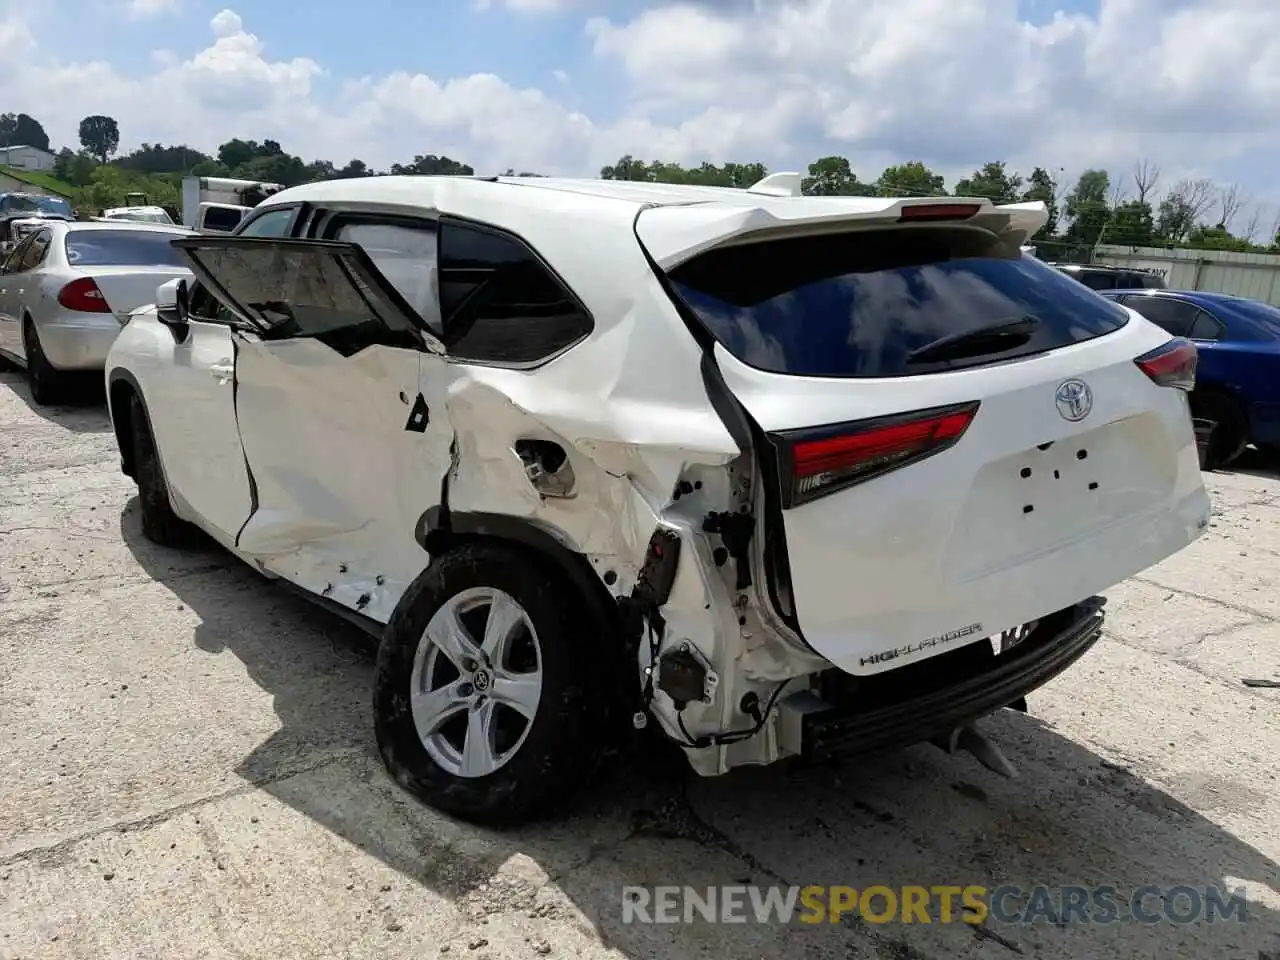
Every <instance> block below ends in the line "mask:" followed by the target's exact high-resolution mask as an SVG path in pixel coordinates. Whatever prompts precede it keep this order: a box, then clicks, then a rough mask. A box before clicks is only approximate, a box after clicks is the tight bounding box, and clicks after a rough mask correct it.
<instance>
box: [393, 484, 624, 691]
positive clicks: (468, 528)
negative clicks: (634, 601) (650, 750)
mask: <svg viewBox="0 0 1280 960" xmlns="http://www.w3.org/2000/svg"><path fill="white" fill-rule="evenodd" d="M414 538H415V539H416V540H417V542H418V544H419V545H420V546H421V547H422V548H423V549H424V550H426V551H427V553H428V554H429V555H430V556H431V557H432V558H434V557H437V556H440V555H441V554H444V553H448V552H449V551H451V550H453V549H455V548H456V547H458V546H459V545H461V544H463V543H467V542H474V541H475V540H488V541H491V542H496V543H501V544H504V545H507V546H511V547H515V548H516V549H518V550H521V551H523V552H525V553H527V554H529V555H530V557H531V558H538V559H542V560H545V561H547V562H549V563H551V564H552V565H554V567H555V569H556V570H557V571H558V572H559V573H560V574H561V575H562V576H563V578H564V580H565V582H566V583H567V584H569V585H570V586H572V587H573V588H574V590H575V592H576V593H577V595H578V596H579V597H581V598H582V602H583V607H584V611H585V613H586V615H587V617H588V618H589V622H590V623H591V624H592V625H593V626H594V628H595V630H597V631H598V633H599V636H600V637H601V638H602V640H604V641H605V642H603V643H601V644H599V645H598V648H597V649H596V650H595V651H593V652H594V653H595V654H597V655H598V656H599V657H600V658H601V666H602V667H603V668H604V669H605V671H606V675H607V676H609V677H610V678H611V680H612V682H611V683H609V684H608V686H609V687H610V688H611V689H610V693H611V694H614V695H613V696H610V697H609V698H608V701H607V702H608V705H609V706H610V707H615V708H616V707H617V706H618V705H619V704H629V703H630V701H631V699H633V698H634V696H635V694H636V693H637V691H638V686H637V685H635V684H628V678H629V677H630V676H632V673H631V670H630V667H631V666H632V665H633V662H634V661H633V658H632V656H631V655H632V653H633V647H632V645H631V643H630V642H629V641H631V640H632V638H631V637H630V635H629V634H630V631H628V629H627V623H626V619H625V617H624V616H623V613H622V611H621V610H620V608H619V606H618V602H617V600H616V599H615V598H614V597H613V595H612V594H610V592H609V590H608V588H607V587H606V586H605V583H604V581H603V580H602V579H601V577H600V575H599V574H598V573H596V570H595V568H594V567H593V566H592V564H591V561H590V560H588V559H587V558H586V556H585V555H583V554H581V553H578V552H577V551H575V550H573V549H572V548H571V547H569V546H567V545H566V544H564V543H562V542H561V541H560V540H559V539H557V538H556V537H555V535H554V534H552V533H550V532H549V531H547V530H546V529H545V528H544V527H541V526H539V525H538V524H536V523H534V522H532V521H530V520H527V519H525V518H523V517H512V516H507V515H505V514H498V513H482V512H470V511H461V512H458V511H452V510H449V509H448V508H447V507H439V506H436V507H431V508H429V509H428V510H427V511H426V512H425V513H423V515H422V516H421V517H420V518H419V519H418V523H417V527H416V529H415V531H414ZM635 639H636V640H638V634H637V637H636V638H635ZM610 641H616V642H610Z"/></svg>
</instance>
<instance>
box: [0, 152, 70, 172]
mask: <svg viewBox="0 0 1280 960" xmlns="http://www.w3.org/2000/svg"><path fill="white" fill-rule="evenodd" d="M56 160H57V157H55V156H54V155H53V154H52V153H50V152H49V151H48V150H41V149H39V148H38V147H26V146H13V147H0V166H5V167H17V168H18V169H19V170H41V171H49V170H52V169H53V165H54V162H55V161H56Z"/></svg>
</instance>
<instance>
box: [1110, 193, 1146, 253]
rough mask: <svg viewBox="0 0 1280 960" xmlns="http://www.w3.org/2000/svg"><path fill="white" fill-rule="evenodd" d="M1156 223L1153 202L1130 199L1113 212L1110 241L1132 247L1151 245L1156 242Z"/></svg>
mask: <svg viewBox="0 0 1280 960" xmlns="http://www.w3.org/2000/svg"><path fill="white" fill-rule="evenodd" d="M1155 236H1156V223H1155V217H1154V215H1153V214H1152V212H1151V204H1149V203H1145V202H1143V201H1141V200H1129V201H1127V202H1125V203H1122V204H1120V206H1118V207H1116V208H1115V210H1113V211H1112V213H1111V223H1110V226H1108V227H1107V233H1106V241H1107V242H1108V243H1121V244H1127V245H1129V246H1131V247H1149V246H1151V244H1152V243H1154V242H1155Z"/></svg>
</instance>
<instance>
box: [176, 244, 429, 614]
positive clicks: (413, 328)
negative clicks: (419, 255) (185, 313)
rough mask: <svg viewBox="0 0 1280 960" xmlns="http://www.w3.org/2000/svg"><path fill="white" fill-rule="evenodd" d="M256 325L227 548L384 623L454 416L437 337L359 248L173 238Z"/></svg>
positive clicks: (247, 358)
mask: <svg viewBox="0 0 1280 960" xmlns="http://www.w3.org/2000/svg"><path fill="white" fill-rule="evenodd" d="M177 245H178V246H179V247H180V248H182V249H183V250H184V251H185V252H186V253H187V255H188V258H189V259H190V260H191V261H192V265H193V270H195V272H196V274H197V276H199V277H200V279H201V280H202V282H205V283H206V284H207V285H208V287H209V289H210V290H212V291H213V292H214V293H215V295H217V296H218V297H219V298H220V299H222V300H223V301H224V302H225V303H226V304H227V305H228V307H229V308H230V309H232V310H233V311H235V312H236V313H238V314H240V315H241V316H243V317H244V318H245V319H246V320H247V321H248V322H250V323H252V324H253V325H254V329H255V331H256V334H255V335H247V336H244V337H243V338H242V341H241V342H240V344H239V349H238V350H237V355H236V370H235V381H236V413H237V418H238V422H239V428H240V436H241V441H242V443H243V445H244V450H245V457H246V460H247V461H248V464H249V469H250V473H251V476H252V479H253V486H254V494H255V495H254V508H253V512H252V514H251V515H250V517H249V519H248V521H247V522H246V523H245V525H244V527H243V528H242V529H241V530H240V533H239V536H238V538H237V543H236V546H237V549H238V550H239V551H240V552H241V553H242V554H244V555H246V556H247V557H249V558H251V559H253V560H254V561H256V562H257V563H258V564H259V565H260V567H261V568H263V569H264V570H266V571H268V572H270V573H272V574H275V575H278V576H281V577H284V578H285V579H287V580H289V581H291V582H293V583H295V584H297V585H298V586H300V587H302V588H304V589H306V590H308V591H309V592H311V593H314V594H316V595H318V596H321V597H324V598H326V599H328V600H330V601H333V602H335V603H338V604H340V605H342V606H343V607H346V608H349V609H351V610H354V611H357V612H359V613H361V614H363V615H365V616H367V617H369V618H371V619H373V620H375V621H378V622H385V621H386V620H387V619H388V618H389V616H390V613H391V610H392V609H393V608H394V606H395V603H396V602H397V601H398V600H399V597H400V594H401V593H403V591H404V588H405V587H406V586H407V585H408V583H409V582H410V581H411V580H412V579H413V578H414V577H415V576H416V575H417V574H418V572H419V571H420V570H421V569H422V567H423V565H424V563H425V561H426V555H425V554H424V553H423V552H422V549H421V547H420V546H419V545H418V543H417V542H416V541H415V539H414V535H413V534H414V526H415V521H416V519H417V518H418V517H419V516H421V515H422V513H423V512H424V511H426V510H428V509H429V508H431V507H432V506H436V505H438V504H439V503H440V499H441V490H442V483H443V479H444V477H445V474H446V473H447V472H448V470H449V468H450V464H451V450H452V445H453V428H452V426H451V424H450V422H449V418H448V416H447V413H446V410H445V403H444V393H445V385H446V382H447V373H446V369H445V361H444V358H443V348H442V347H441V345H440V343H439V341H438V340H437V339H436V338H435V337H434V335H432V334H431V333H429V332H428V331H427V330H426V329H425V328H424V326H423V325H422V323H421V320H420V318H419V317H418V315H417V314H416V313H415V312H414V311H413V310H412V309H411V308H410V307H409V306H408V305H407V304H406V303H405V302H404V300H403V298H402V297H401V296H400V295H399V294H398V293H397V292H396V290H395V288H394V287H392V286H391V285H390V284H389V283H388V282H387V280H386V278H385V277H384V276H383V275H382V274H381V273H380V272H379V271H378V269H377V268H376V267H375V266H374V265H373V263H372V261H371V260H370V259H369V258H368V257H367V256H366V255H365V253H364V252H363V251H362V250H361V249H360V248H359V247H358V246H355V245H353V244H345V243H334V242H330V241H314V240H292V239H290V240H281V239H266V238H262V239H259V238H242V237H226V238H222V237H219V238H211V237H200V238H190V239H187V240H183V241H179V242H178V244H177Z"/></svg>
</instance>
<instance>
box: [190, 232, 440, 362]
mask: <svg viewBox="0 0 1280 960" xmlns="http://www.w3.org/2000/svg"><path fill="white" fill-rule="evenodd" d="M253 243H254V245H253V246H247V245H246V246H239V245H237V246H209V247H205V248H197V249H196V251H195V253H194V257H195V259H196V262H197V264H199V265H201V266H202V267H203V269H204V270H205V271H207V273H208V274H209V276H210V277H212V279H213V281H214V282H215V285H216V284H221V286H222V287H223V288H224V290H225V293H226V295H227V298H228V302H229V303H231V304H234V305H236V307H237V308H238V309H239V310H240V311H241V312H243V313H245V314H246V315H248V316H250V317H252V318H254V320H255V323H256V324H258V325H259V326H260V327H261V336H262V338H263V339H264V340H283V339H292V338H296V337H314V338H315V339H316V340H319V341H320V342H321V343H324V344H326V345H327V346H329V347H331V348H332V349H334V350H336V351H338V352H339V353H341V354H342V355H343V356H351V355H353V354H355V353H357V352H359V351H360V350H363V349H364V348H366V347H368V346H371V345H373V344H385V345H388V346H398V347H407V348H413V347H414V346H416V345H417V342H418V341H417V339H416V337H415V335H414V333H413V332H412V325H411V322H410V320H409V318H407V317H406V316H405V315H404V313H403V310H402V308H400V307H399V305H397V304H395V303H391V302H389V300H388V299H387V298H384V297H383V296H381V294H380V292H379V291H378V290H377V289H376V287H375V285H374V283H373V282H371V281H374V280H375V277H374V276H371V275H367V274H364V273H363V272H362V268H361V266H360V264H359V263H358V262H357V261H356V260H355V259H354V258H351V257H350V256H349V255H347V254H344V253H334V252H332V251H330V250H325V249H317V248H316V247H314V246H310V245H308V246H298V245H295V246H289V247H285V246H281V245H280V244H281V241H275V240H266V239H260V240H257V241H253Z"/></svg>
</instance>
